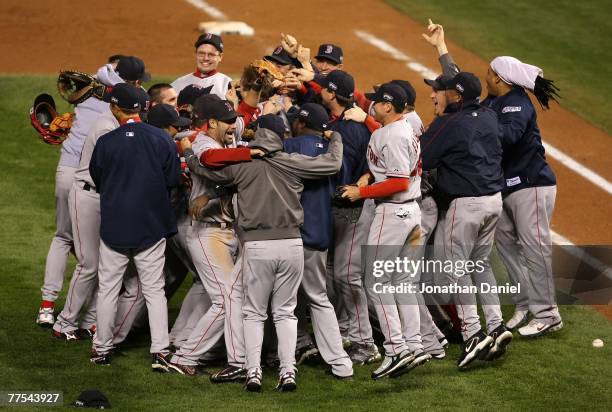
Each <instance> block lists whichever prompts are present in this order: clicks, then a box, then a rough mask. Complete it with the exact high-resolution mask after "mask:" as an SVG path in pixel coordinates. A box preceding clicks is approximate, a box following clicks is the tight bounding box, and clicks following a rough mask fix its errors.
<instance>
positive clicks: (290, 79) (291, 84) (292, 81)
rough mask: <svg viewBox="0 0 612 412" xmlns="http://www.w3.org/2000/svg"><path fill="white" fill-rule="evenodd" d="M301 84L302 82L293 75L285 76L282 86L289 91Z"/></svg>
mask: <svg viewBox="0 0 612 412" xmlns="http://www.w3.org/2000/svg"><path fill="white" fill-rule="evenodd" d="M301 85H302V82H301V81H299V79H298V78H297V77H294V76H287V77H285V85H284V87H286V88H287V89H288V90H290V91H292V90H297V89H299V88H300V86H301Z"/></svg>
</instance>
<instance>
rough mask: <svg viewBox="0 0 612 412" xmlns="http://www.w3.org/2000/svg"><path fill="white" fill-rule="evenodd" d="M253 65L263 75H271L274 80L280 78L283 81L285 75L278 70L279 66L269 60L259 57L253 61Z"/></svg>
mask: <svg viewBox="0 0 612 412" xmlns="http://www.w3.org/2000/svg"><path fill="white" fill-rule="evenodd" d="M251 67H252V68H253V69H255V71H256V72H257V73H259V75H260V76H262V77H264V76H265V77H268V76H269V77H271V78H272V80H280V81H282V80H283V79H284V78H285V76H283V74H282V73H281V72H280V70H278V68H277V67H276V66H275V65H274V63H272V62H269V61H267V60H262V59H258V60H255V61H254V62H253V63H251Z"/></svg>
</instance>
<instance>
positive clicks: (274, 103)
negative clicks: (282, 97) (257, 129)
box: [261, 96, 282, 115]
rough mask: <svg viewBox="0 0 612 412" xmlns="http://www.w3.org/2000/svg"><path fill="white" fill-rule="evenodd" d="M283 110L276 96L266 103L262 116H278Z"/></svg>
mask: <svg viewBox="0 0 612 412" xmlns="http://www.w3.org/2000/svg"><path fill="white" fill-rule="evenodd" d="M281 109H282V106H281V104H280V103H279V101H278V98H277V97H276V96H272V97H271V98H270V100H268V101H267V102H265V103H264V105H263V108H262V110H261V114H262V115H264V114H278V112H280V111H281Z"/></svg>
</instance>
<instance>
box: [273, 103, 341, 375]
mask: <svg viewBox="0 0 612 412" xmlns="http://www.w3.org/2000/svg"><path fill="white" fill-rule="evenodd" d="M328 121H329V116H328V114H327V112H326V111H325V108H324V107H322V106H321V105H318V104H314V103H307V104H305V105H303V106H302V107H301V108H300V110H299V112H298V113H297V116H296V118H295V120H293V122H292V129H293V134H294V135H295V136H296V137H293V138H291V139H288V140H285V142H284V150H285V152H287V153H301V154H304V155H308V156H317V155H320V154H323V153H326V152H327V146H328V141H327V139H325V138H324V137H323V132H324V131H325V130H326V129H327V122H328ZM334 190H335V189H334V184H333V182H332V179H331V178H329V177H327V178H323V179H320V180H315V181H308V182H305V183H304V191H303V192H302V197H301V203H302V207H303V209H304V225H303V226H302V241H303V242H304V276H303V278H302V286H301V289H302V290H303V292H304V295H305V296H304V297H305V299H304V303H305V304H308V306H309V307H310V314H311V319H312V328H313V331H314V335H315V340H316V342H317V346H318V352H319V353H320V354H321V357H322V358H323V360H324V361H325V362H327V363H328V364H329V365H331V373H332V375H333V376H334V377H336V378H339V379H346V378H349V377H351V376H353V365H352V362H351V359H350V357H349V356H348V355H347V353H346V352H345V351H344V349H343V348H342V338H341V336H340V328H339V327H338V320H337V319H336V312H335V311H334V307H333V306H332V304H331V303H330V301H329V299H328V297H327V290H326V289H327V288H326V262H327V249H328V247H329V245H330V243H331V240H332V236H331V235H332V227H333V226H332V214H331V198H332V195H333V193H334ZM298 303H299V302H298ZM298 320H299V319H298ZM306 336H308V338H310V335H308V334H306ZM281 338H282V337H281ZM306 347H307V345H306ZM311 348H312V347H311ZM298 364H299V360H298Z"/></svg>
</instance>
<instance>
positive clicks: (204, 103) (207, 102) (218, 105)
mask: <svg viewBox="0 0 612 412" xmlns="http://www.w3.org/2000/svg"><path fill="white" fill-rule="evenodd" d="M193 114H194V115H195V117H197V118H198V119H202V120H205V119H215V120H220V121H222V122H225V123H232V122H234V121H235V120H236V118H237V117H238V113H237V112H236V111H235V110H234V105H233V104H232V103H231V102H229V101H228V100H223V99H221V98H220V97H219V96H217V95H216V94H205V95H204V96H200V97H198V98H197V99H196V101H195V103H194V105H193Z"/></svg>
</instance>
